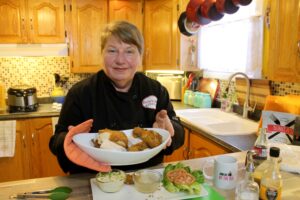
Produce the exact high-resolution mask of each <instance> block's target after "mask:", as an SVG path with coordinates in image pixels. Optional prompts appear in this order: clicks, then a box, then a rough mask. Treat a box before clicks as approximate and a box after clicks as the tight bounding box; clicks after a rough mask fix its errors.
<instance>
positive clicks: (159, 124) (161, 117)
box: [153, 110, 174, 147]
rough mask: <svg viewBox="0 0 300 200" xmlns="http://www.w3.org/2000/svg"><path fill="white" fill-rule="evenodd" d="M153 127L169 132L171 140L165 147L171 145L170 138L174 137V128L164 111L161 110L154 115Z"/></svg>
mask: <svg viewBox="0 0 300 200" xmlns="http://www.w3.org/2000/svg"><path fill="white" fill-rule="evenodd" d="M153 127H154V128H162V129H165V130H167V131H169V133H170V135H171V138H170V140H169V141H168V143H167V147H168V146H170V145H171V143H172V137H173V136H174V128H173V125H172V123H171V120H170V118H169V116H168V113H167V111H166V110H161V111H159V112H158V113H157V114H156V116H155V122H154V123H153Z"/></svg>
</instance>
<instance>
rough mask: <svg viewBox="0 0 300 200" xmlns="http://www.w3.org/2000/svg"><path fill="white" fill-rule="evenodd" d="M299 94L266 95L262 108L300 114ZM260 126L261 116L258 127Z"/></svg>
mask: <svg viewBox="0 0 300 200" xmlns="http://www.w3.org/2000/svg"><path fill="white" fill-rule="evenodd" d="M299 102H300V95H286V96H273V95H268V96H267V98H266V103H265V106H264V110H268V111H276V112H285V113H291V114H295V115H300V104H299ZM261 127H262V117H261V118H260V121H259V128H261Z"/></svg>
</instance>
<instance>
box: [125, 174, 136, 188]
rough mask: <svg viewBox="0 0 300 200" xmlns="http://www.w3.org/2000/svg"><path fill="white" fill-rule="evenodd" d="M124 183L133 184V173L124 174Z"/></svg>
mask: <svg viewBox="0 0 300 200" xmlns="http://www.w3.org/2000/svg"><path fill="white" fill-rule="evenodd" d="M124 183H125V184H126V185H133V184H134V182H133V175H132V174H126V179H125V181H124Z"/></svg>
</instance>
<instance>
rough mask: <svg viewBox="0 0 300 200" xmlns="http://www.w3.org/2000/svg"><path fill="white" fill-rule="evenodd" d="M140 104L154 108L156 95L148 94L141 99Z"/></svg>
mask: <svg viewBox="0 0 300 200" xmlns="http://www.w3.org/2000/svg"><path fill="white" fill-rule="evenodd" d="M142 104H143V107H144V108H150V109H156V104H157V97H156V96H154V95H150V96H148V97H146V98H144V99H143V101H142Z"/></svg>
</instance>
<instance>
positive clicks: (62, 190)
mask: <svg viewBox="0 0 300 200" xmlns="http://www.w3.org/2000/svg"><path fill="white" fill-rule="evenodd" d="M53 192H64V193H67V194H69V193H71V192H72V188H69V187H67V186H60V187H56V188H54V189H52V190H38V191H33V192H25V193H24V194H45V193H53Z"/></svg>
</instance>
